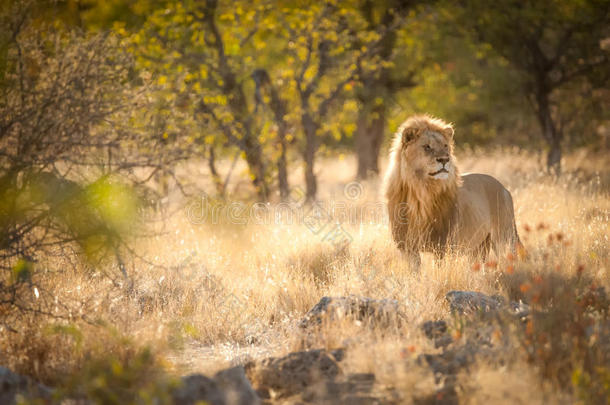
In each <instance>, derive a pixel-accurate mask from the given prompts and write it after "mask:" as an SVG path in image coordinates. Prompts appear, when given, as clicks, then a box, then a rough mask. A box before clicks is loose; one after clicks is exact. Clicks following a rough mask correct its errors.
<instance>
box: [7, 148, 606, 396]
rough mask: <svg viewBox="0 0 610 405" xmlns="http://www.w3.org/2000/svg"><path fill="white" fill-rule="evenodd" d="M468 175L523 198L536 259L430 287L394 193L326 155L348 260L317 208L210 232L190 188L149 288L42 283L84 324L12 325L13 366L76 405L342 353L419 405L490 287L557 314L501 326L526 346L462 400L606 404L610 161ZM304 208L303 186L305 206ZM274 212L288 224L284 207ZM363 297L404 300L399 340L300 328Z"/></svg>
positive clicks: (505, 167)
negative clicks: (458, 296)
mask: <svg viewBox="0 0 610 405" xmlns="http://www.w3.org/2000/svg"><path fill="white" fill-rule="evenodd" d="M458 161H459V165H460V167H461V171H462V172H463V173H465V172H481V173H488V174H491V175H493V176H495V177H497V178H498V179H499V180H500V181H501V182H502V183H503V184H504V185H505V186H506V187H507V188H508V189H509V190H510V191H511V193H512V195H513V199H514V203H515V214H516V220H517V227H518V231H519V234H520V237H521V240H522V241H523V244H524V245H525V248H526V250H527V253H526V254H523V255H521V256H522V257H499V258H491V259H490V261H489V262H488V263H473V262H471V261H469V260H468V259H467V258H465V257H461V256H459V255H455V254H449V255H448V256H447V257H446V258H445V259H443V260H441V261H435V260H434V258H433V257H432V256H424V258H423V265H422V268H421V272H420V273H419V274H416V273H413V272H412V271H410V270H409V268H407V265H406V263H405V261H403V259H402V258H401V256H400V253H399V252H398V250H397V249H396V248H395V246H394V244H393V243H392V241H391V237H390V233H389V230H388V226H387V220H386V219H385V216H383V215H382V214H385V212H384V211H382V210H381V211H380V210H379V206H378V205H376V204H375V202H378V201H379V192H378V190H379V182H378V181H369V182H364V183H359V184H354V183H351V182H352V181H353V173H354V172H355V167H354V166H355V161H354V159H353V158H352V157H350V156H346V157H333V158H330V157H329V158H324V159H321V160H320V161H319V163H318V166H317V170H318V173H319V179H320V183H321V184H320V191H321V193H320V196H319V199H320V201H321V206H322V207H325V209H326V212H327V213H328V214H329V215H330V216H333V211H332V209H331V208H329V207H335V211H334V216H335V218H334V220H338V221H342V227H343V228H344V230H345V231H346V233H347V234H348V235H349V237H348V239H349V240H350V242H349V243H348V245H347V247H345V248H342V249H339V250H338V249H337V248H336V246H335V243H334V241H335V240H334V239H332V238H330V240H329V238H328V237H326V238H325V235H327V234H328V231H330V229H331V225H332V223H334V222H333V221H332V220H331V221H330V223H329V224H328V225H327V227H325V228H324V229H322V230H320V231H319V232H316V231H317V229H313V230H312V226H311V224H309V225H308V224H307V223H304V222H303V221H302V219H303V218H302V216H307V213H308V212H309V211H308V210H309V208H308V207H299V206H298V204H295V205H294V206H293V208H292V209H293V214H294V213H296V215H295V216H294V218H293V221H292V223H290V222H291V221H290V220H288V219H287V217H286V216H285V215H286V212H284V214H285V215H284V217H282V218H280V219H279V220H278V219H276V218H273V217H268V216H264V215H265V214H263V215H261V216H259V217H256V218H253V217H252V215H249V214H248V215H247V214H246V213H245V212H244V211H243V207H244V206H247V207H251V206H252V205H248V204H246V203H244V204H245V205H241V206H239V207H237V206H234V207H233V208H232V209H233V210H234V211H232V212H234V214H233V219H230V218H228V216H227V215H228V214H227V212H229V211H230V210H231V208H230V206H229V208H227V206H225V208H224V210H219V211H216V214H218V212H220V213H221V214H220V215H217V216H216V217H214V218H215V220H214V221H210V220H209V219H210V218H212V217H213V215H212V214H211V213H210V211H209V210H211V209H212V208H213V207H217V206H215V205H213V204H212V203H211V199H209V198H207V197H203V200H202V198H201V197H195V198H190V199H187V200H184V199H181V198H180V197H179V195H178V193H177V191H174V192H173V195H172V196H170V197H171V198H170V206H169V207H168V208H167V210H166V212H167V218H166V219H164V220H163V221H154V220H152V219H151V224H147V225H152V226H153V227H154V228H156V229H157V231H156V232H155V234H154V235H152V236H146V237H143V238H141V239H139V240H138V241H137V243H136V248H135V252H136V253H137V254H138V255H140V256H141V258H140V259H134V260H133V261H129V262H128V263H127V264H126V265H127V271H128V274H130V277H131V278H132V280H131V281H129V282H127V281H125V280H123V279H122V278H116V279H114V282H113V281H110V280H109V279H108V278H106V277H102V276H99V277H96V276H94V277H91V275H90V274H87V273H86V272H85V273H83V272H80V271H74V272H69V273H68V274H67V275H66V276H65V277H63V278H57V277H52V274H48V275H46V276H45V275H44V274H43V275H41V276H40V277H42V279H41V280H39V281H38V282H39V283H40V284H41V285H45V287H46V289H47V290H46V291H47V293H48V294H50V295H51V296H52V295H55V296H56V297H57V298H56V302H61V303H64V304H65V305H66V306H67V308H69V309H70V311H71V316H72V317H71V318H70V319H65V320H61V319H58V320H52V321H44V324H41V323H40V322H41V321H40V320H39V319H40V318H39V317H38V316H35V315H24V316H22V317H20V318H19V319H18V321H17V322H18V325H19V329H20V330H24V328H25V330H29V331H30V332H29V333H22V332H20V333H14V332H11V331H10V330H8V329H7V328H4V330H3V331H2V340H1V342H0V344H1V347H2V351H3V352H4V355H3V357H5V360H6V362H5V364H6V365H7V366H8V367H10V368H11V369H13V370H15V371H17V372H22V373H26V374H28V375H31V376H35V377H37V378H38V379H39V380H41V381H44V382H46V383H48V384H51V385H59V386H61V387H67V388H65V390H66V391H67V392H80V393H82V392H89V393H97V394H96V395H98V397H101V398H104V397H103V395H106V394H104V393H105V392H108V393H114V394H116V395H117V398H122V397H121V395H125V394H124V393H123V394H120V393H118V394H117V392H120V391H119V390H120V388H121V387H131V388H133V387H137V388H138V389H139V390H140V392H157V391H162V385H163V384H166V381H167V380H166V379H165V377H164V376H165V375H170V376H181V375H185V374H188V373H192V372H201V373H203V374H206V375H210V374H212V373H213V372H215V371H216V370H220V369H222V368H225V367H227V366H229V365H231V364H239V363H241V362H243V361H245V360H246V359H256V358H264V357H269V356H281V355H285V354H287V353H290V352H294V351H297V350H304V349H309V348H328V349H334V348H338V347H341V348H345V349H346V353H347V355H346V358H345V360H344V361H343V362H342V365H341V367H342V369H343V370H344V372H359V373H366V372H373V373H375V376H376V379H377V381H378V382H379V383H380V384H382V385H384V386H388V387H392V388H393V390H395V392H397V393H398V394H399V395H400V401H401V402H405V403H409V402H411V401H413V398H417V397H421V396H425V395H428V394H430V393H433V392H435V383H434V377H433V374H432V372H431V371H430V370H429V368H428V367H426V366H425V365H423V364H420V363H419V362H417V361H416V360H417V358H418V356H419V355H420V354H422V353H424V352H426V353H434V352H438V351H439V350H440V349H435V348H434V346H433V344H432V343H431V342H430V341H429V340H427V339H426V338H425V336H424V333H423V332H422V330H421V324H422V323H423V322H424V321H428V320H436V319H446V320H449V319H451V315H450V311H449V308H448V305H447V303H446V301H445V294H446V293H447V292H448V291H450V290H473V291H479V292H482V293H486V294H500V295H502V296H504V297H507V298H509V299H511V300H523V301H524V302H526V303H528V304H529V305H531V306H532V308H535V309H539V310H540V311H541V312H544V313H546V314H551V315H553V316H548V317H545V318H541V319H543V321H540V322H538V320H537V319H535V318H532V319H530V320H529V321H528V322H527V324H526V325H524V326H523V328H521V327H520V326H518V324H516V325H513V326H512V327H511V328H507V329H503V330H502V331H500V330H499V329H498V331H497V332H496V333H495V334H494V335H493V336H494V338H495V339H500V340H501V339H502V336H499V335H500V334H501V333H506V334H510V335H511V337H510V338H511V340H510V342H511V343H510V344H507V345H504V346H502V347H503V351H502V352H498V353H497V358H496V359H494V360H493V361H490V360H488V359H486V360H479V361H477V362H476V364H475V365H474V366H472V367H470V368H469V369H468V371H463V372H461V373H460V374H459V376H458V378H459V382H460V385H459V386H460V389H459V390H458V395H459V399H460V401H461V402H464V403H483V402H485V403H560V402H565V403H573V402H576V401H583V402H589V403H594V402H595V401H597V400H599V398H604V395H607V393H608V390H609V385H610V381H609V373H610V368H609V365H608V361H609V359H608V355H609V352H608V342H607V341H604V336H605V338H607V337H608V336H607V335H604V333H602V332H599V331H600V330H602V329H603V330H607V328H608V322H609V321H608V313H607V307H606V308H604V307H603V305H601V309H599V310H596V309H595V308H596V307H595V305H596V304H595V303H592V304H591V305H588V306H587V299H588V298H587V297H598V296H599V295H595V293H596V292H599V291H603V289H605V290H606V291H608V288H610V273H609V272H608V265H609V262H608V260H609V257H610V243H609V237H610V229H609V227H608V220H609V216H610V195H609V191H610V170H608V168H607V163H608V162H607V156H605V155H604V154H596V153H593V152H590V151H584V150H582V151H575V152H572V153H571V154H569V155H568V156H566V158H565V163H564V166H563V171H564V172H563V174H562V176H561V177H560V178H559V179H558V180H556V179H553V178H551V177H549V176H548V175H547V174H545V172H544V169H543V167H544V165H543V159H542V157H541V156H536V155H533V154H530V153H526V152H523V151H519V150H516V149H514V150H509V149H504V150H494V151H485V150H474V151H469V152H461V153H458ZM229 164H230V163H227V166H228V165H229ZM205 170H206V169H205V167H204V165H203V164H201V165H199V164H198V163H191V164H189V165H188V166H186V167H185V168H184V170H183V175H184V176H190V177H191V179H195V180H196V181H199V182H200V183H201V184H200V186H201V188H202V190H211V187H210V186H209V185H208V184H204V182H205V178H206V171H205ZM240 173H241V169H240V168H239V167H238V168H236V170H235V174H234V180H233V182H232V183H231V185H230V186H229V191H230V192H233V193H235V194H239V190H240V187H248V181H247V179H245V178H244V179H240V178H239V177H240ZM300 179H302V176H301V173H300V172H295V173H293V176H292V178H291V184H293V185H298V184H299V181H300ZM346 185H349V186H348V187H347V188H346ZM201 195H202V196H204V194H203V193H202V194H201ZM298 195H299V193H298V190H296V191H295V196H296V197H295V198H296V199H297V200H298ZM202 201H204V204H203V206H206V204H205V203H206V202H207V203H209V205H207V208H206V209H208V211H202ZM236 207H237V208H236ZM276 207H277V206H276ZM342 207H343V208H342ZM344 207H347V210H345V209H344ZM371 207H372V208H371ZM259 208H260V207H259ZM268 208H271V211H273V204H271V207H268ZM284 211H286V210H284ZM346 211H347V212H348V213H351V214H350V215H351V217H349V218H346V217H345V212H346ZM258 212H259V214H260V213H261V212H263V213H264V212H267V211H264V210H262V209H261V211H258ZM371 212H372V214H371ZM380 212H381V214H380ZM362 213H366V214H365V215H363V217H364V220H362V217H361V216H360V215H362ZM216 214H214V215H216ZM300 215H301V217H300ZM204 216H206V217H207V221H204V220H203V219H204V218H203V217H204ZM261 218H262V219H261ZM244 221H245V222H250V223H246V224H244ZM210 222H216V223H210ZM305 222H306V221H305ZM57 260H59V261H61V260H63V259H62V258H61V257H58V258H57ZM73 265H74V264H73V263H65V266H66V267H70V266H73ZM76 266H78V265H76ZM109 271H110V270H109ZM47 281H48V282H52V284H50V285H49V283H48V282H47ZM45 283H46V284H45ZM345 295H357V296H365V297H370V298H391V299H396V300H398V302H399V304H400V306H401V309H402V310H403V311H404V314H405V316H406V322H403V323H401V324H400V325H395V326H394V327H393V328H391V329H390V330H389V331H388V329H383V330H382V329H380V328H375V327H372V328H371V327H368V326H366V325H363V324H362V323H358V322H356V323H353V322H351V323H350V322H339V323H335V324H329V325H326V326H325V327H323V328H321V329H320V331H319V333H317V334H316V335H315V336H313V337H311V336H309V337H308V338H307V339H306V338H305V336H304V332H302V331H301V330H300V329H299V328H298V326H297V325H298V322H299V321H300V319H302V317H303V315H304V314H305V313H306V312H307V311H308V310H309V309H310V308H311V307H312V306H313V305H315V304H316V303H317V302H318V301H319V300H320V298H321V297H323V296H345ZM583 297H584V298H583ZM35 299H37V298H35V297H34V292H32V300H35ZM56 309H57V308H56ZM47 322H48V324H47ZM591 328H593V330H591ZM596 328H597V329H596ZM596 331H597V332H596ZM450 333H451V334H452V337H453V338H454V339H455V340H457V341H459V340H460V339H465V336H463V335H462V332H461V330H460V327H459V325H458V324H456V323H451V322H450ZM79 370H80V371H79ZM161 370H165V371H164V372H162V371H161ZM604 393H605V394H604ZM102 394H103V395H102ZM114 394H113V395H114ZM108 395H110V394H108ZM151 395H152V394H151ZM125 398H127V397H125ZM606 398H607V397H606ZM102 402H103V401H102ZM119 402H120V401H119Z"/></svg>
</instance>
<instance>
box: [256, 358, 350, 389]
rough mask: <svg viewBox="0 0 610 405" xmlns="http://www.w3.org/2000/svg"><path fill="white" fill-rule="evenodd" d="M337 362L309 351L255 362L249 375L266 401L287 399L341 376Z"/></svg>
mask: <svg viewBox="0 0 610 405" xmlns="http://www.w3.org/2000/svg"><path fill="white" fill-rule="evenodd" d="M337 361H338V360H337V359H336V358H335V356H333V355H332V354H331V353H330V352H327V351H326V350H322V349H319V350H309V351H303V352H296V353H290V354H288V355H287V356H284V357H280V358H275V357H271V358H268V359H264V360H259V361H252V362H249V363H247V364H246V365H245V370H246V375H247V376H248V378H249V380H250V381H251V382H252V385H253V386H254V388H255V389H256V390H257V392H258V393H259V395H261V397H263V398H272V399H276V398H285V397H289V396H291V395H295V394H297V393H301V392H303V391H304V390H305V389H306V388H307V387H310V386H312V385H314V384H316V383H318V382H320V381H327V380H331V381H332V380H334V378H335V377H336V376H337V375H339V374H340V373H341V370H340V369H339V366H338V364H337Z"/></svg>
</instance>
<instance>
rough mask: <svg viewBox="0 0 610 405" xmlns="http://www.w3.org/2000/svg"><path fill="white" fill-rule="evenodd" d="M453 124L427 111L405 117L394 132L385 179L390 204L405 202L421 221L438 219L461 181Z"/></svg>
mask: <svg viewBox="0 0 610 405" xmlns="http://www.w3.org/2000/svg"><path fill="white" fill-rule="evenodd" d="M453 147H454V143H453V127H452V126H451V124H448V123H446V122H445V121H443V120H441V119H438V118H432V117H430V116H427V115H417V116H413V117H411V118H409V119H407V120H406V121H405V122H404V123H403V124H402V125H401V126H400V127H399V128H398V131H397V132H396V134H395V136H394V140H393V143H392V149H391V153H390V161H389V166H388V169H387V171H386V178H385V182H384V189H385V190H384V192H385V197H386V198H387V200H388V204H389V205H390V206H394V205H396V204H407V206H408V211H409V212H410V213H411V214H410V215H412V216H416V217H417V218H418V220H420V221H422V222H423V223H428V222H429V221H432V220H435V221H438V220H439V216H440V217H443V216H444V214H445V211H446V210H447V208H448V207H449V205H451V203H452V200H453V199H454V198H455V193H456V190H457V187H458V185H459V184H460V176H459V172H458V169H457V166H456V159H455V156H454V155H453Z"/></svg>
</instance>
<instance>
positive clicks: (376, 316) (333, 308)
mask: <svg viewBox="0 0 610 405" xmlns="http://www.w3.org/2000/svg"><path fill="white" fill-rule="evenodd" d="M403 317H404V316H403V315H402V313H401V311H400V308H399V305H398V301H396V300H391V299H382V300H376V299H372V298H366V297H358V296H353V295H350V296H347V297H322V299H321V300H320V302H318V303H317V304H316V305H315V306H314V307H313V308H311V309H310V310H309V312H307V314H305V317H304V318H303V320H302V321H301V323H300V326H301V328H304V329H306V328H310V327H314V326H317V325H320V324H322V322H323V321H324V320H329V321H333V320H336V319H344V318H352V319H354V320H356V321H361V322H371V323H372V324H376V325H380V324H381V325H388V324H390V323H392V322H397V321H398V322H399V321H400V320H401V319H402V318H403Z"/></svg>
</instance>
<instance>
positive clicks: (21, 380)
mask: <svg viewBox="0 0 610 405" xmlns="http://www.w3.org/2000/svg"><path fill="white" fill-rule="evenodd" d="M51 394H52V390H51V389H50V388H49V387H47V386H45V385H42V384H39V383H37V382H35V381H34V380H32V379H30V378H28V377H24V376H22V375H19V374H15V373H13V372H12V371H11V370H9V369H8V368H6V367H2V366H0V404H6V405H12V404H16V403H17V400H18V399H19V397H20V398H22V399H25V400H33V399H46V400H50V398H51ZM20 402H21V401H20Z"/></svg>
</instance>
